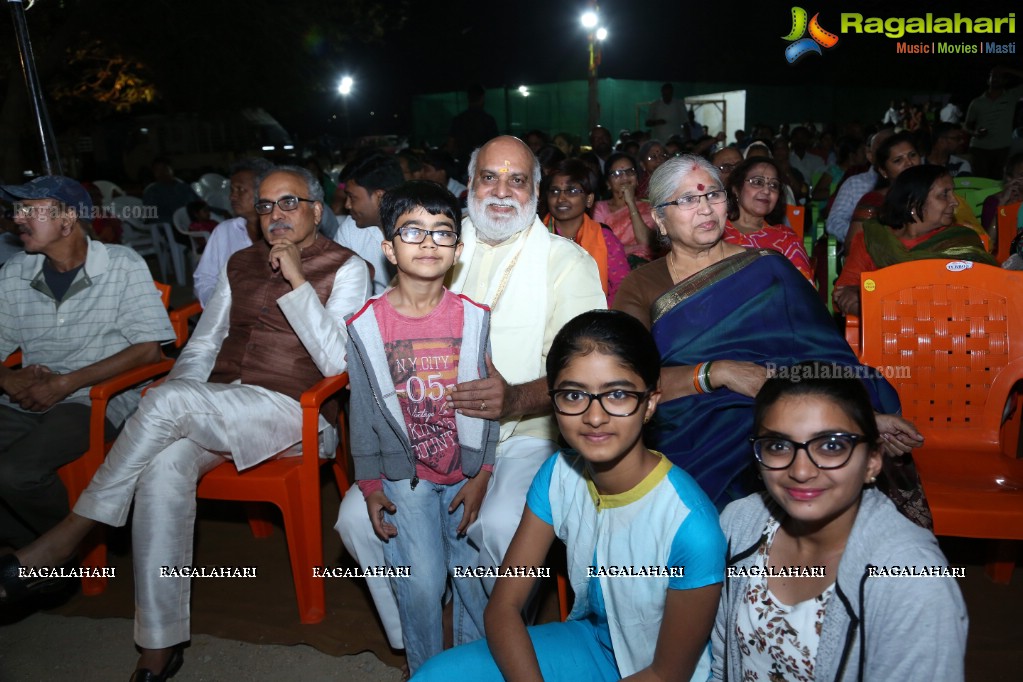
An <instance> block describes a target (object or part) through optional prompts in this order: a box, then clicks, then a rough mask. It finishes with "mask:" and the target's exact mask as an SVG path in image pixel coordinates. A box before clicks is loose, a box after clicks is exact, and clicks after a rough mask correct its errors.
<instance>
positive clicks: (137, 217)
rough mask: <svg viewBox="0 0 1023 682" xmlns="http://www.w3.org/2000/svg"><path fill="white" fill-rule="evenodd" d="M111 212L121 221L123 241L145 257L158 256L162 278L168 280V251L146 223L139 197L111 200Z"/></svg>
mask: <svg viewBox="0 0 1023 682" xmlns="http://www.w3.org/2000/svg"><path fill="white" fill-rule="evenodd" d="M109 208H110V212H111V213H112V214H113V215H114V216H115V217H117V218H118V219H119V220H120V221H121V243H123V244H124V245H125V246H130V247H131V248H133V249H135V252H136V253H137V254H139V255H140V256H142V257H143V258H145V257H146V256H156V262H157V265H158V266H159V267H160V279H161V280H162V281H164V282H166V281H167V266H168V264H169V263H168V258H167V256H168V251H167V250H161V249H160V248H158V241H157V240H156V239H155V238H154V237H153V234H152V231H151V230H150V229H149V226H148V225H146V224H145V223H144V216H145V213H144V204H143V203H142V200H141V199H139V198H138V197H129V196H121V197H114V198H113V199H111V200H110V206H109Z"/></svg>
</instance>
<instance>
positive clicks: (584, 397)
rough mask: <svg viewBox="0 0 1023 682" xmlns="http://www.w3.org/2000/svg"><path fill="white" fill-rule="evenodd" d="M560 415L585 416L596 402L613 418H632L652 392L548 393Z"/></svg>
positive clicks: (567, 389) (554, 391)
mask: <svg viewBox="0 0 1023 682" xmlns="http://www.w3.org/2000/svg"><path fill="white" fill-rule="evenodd" d="M547 395H549V396H550V397H551V402H553V403H554V409H555V410H556V411H557V412H558V414H563V415H566V416H569V417H574V416H577V415H580V414H583V413H584V412H586V411H587V410H588V409H590V405H592V404H593V401H594V400H596V401H597V402H599V403H600V406H601V407H602V408H604V411H605V412H607V413H608V414H609V415H611V416H612V417H631V416H632V415H634V414H635V413H636V410H638V409H639V406H640V405H641V404H642V402H643V400H644V399H646V397H647V396H648V395H650V391H626V390H623V389H620V388H616V389H614V390H613V391H604V392H603V393H587V392H586V391H580V390H578V389H575V388H561V389H555V390H553V391H547Z"/></svg>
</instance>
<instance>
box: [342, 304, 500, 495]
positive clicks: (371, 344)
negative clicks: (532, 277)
mask: <svg viewBox="0 0 1023 682" xmlns="http://www.w3.org/2000/svg"><path fill="white" fill-rule="evenodd" d="M383 295H385V294H381V296H383ZM377 298H378V297H375V298H371V299H370V300H369V301H367V303H366V305H364V306H363V307H362V309H361V310H360V311H359V312H357V313H355V314H354V315H351V316H349V317H348V318H347V323H348V376H349V381H350V383H351V411H350V414H349V421H350V423H351V437H350V442H351V450H352V461H353V463H354V464H355V478H356V480H359V481H365V480H371V479H377V478H380V477H381V476H383V477H385V478H387V479H388V480H391V481H401V480H407V479H411V480H412V481H413V487H415V483H416V482H418V479H417V478H416V477H415V473H416V461H415V456H414V455H413V453H412V443H411V441H410V440H409V436H408V431H407V427H406V425H405V419H404V417H403V416H402V412H401V405H400V403H399V402H398V396H397V394H396V393H395V390H394V380H393V379H392V377H391V372H390V369H389V366H388V362H387V356H386V354H385V353H384V342H383V338H382V337H381V335H380V327H379V326H378V325H377V320H376V315H375V314H374V313H373V310H372V305H373V302H374V301H376V300H377ZM459 298H460V299H461V302H462V309H463V316H462V344H461V350H460V352H459V359H458V382H459V383H462V382H465V381H471V380H473V379H479V378H480V377H485V376H486V357H487V354H488V353H489V351H490V347H489V339H490V309H489V308H487V307H485V306H481V305H479V304H477V303H474V302H473V301H471V300H470V299H468V298H466V297H464V296H460V297H459ZM455 427H456V428H457V429H458V443H459V446H460V448H461V464H462V473H464V474H465V476H466V477H467V478H472V477H474V476H475V475H476V474H478V473H479V471H480V467H481V466H482V465H484V464H493V463H494V457H495V454H496V452H497V437H498V434H499V425H498V423H497V422H496V421H492V420H489V419H479V418H474V417H466V416H465V415H462V414H457V413H456V414H455Z"/></svg>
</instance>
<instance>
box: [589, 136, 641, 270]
mask: <svg viewBox="0 0 1023 682" xmlns="http://www.w3.org/2000/svg"><path fill="white" fill-rule="evenodd" d="M604 182H606V183H607V188H608V192H609V193H610V195H611V198H610V199H607V200H605V201H598V202H597V203H596V205H595V206H594V207H593V219H594V220H596V221H597V222H598V223H604V224H605V225H607V226H608V227H610V228H611V231H612V232H614V233H615V236H616V237H618V240H619V241H620V242H621V243H622V244H623V245H624V246H625V253H626V254H628V256H629V265H630V266H631V267H637V266H639V265H642V264H643V263H645V262H647V261H649V260H651V259H652V258H653V257H654V248H653V241H654V237H653V231H652V229H651V227H650V226H651V225H653V220H652V219H651V217H650V204H649V203H647V202H646V201H643V200H641V199H637V198H636V187H637V186H638V184H639V176H638V175H637V172H636V162H635V161H634V160H633V158H632V157H631V156H629V155H628V154H623V153H621V152H615V153H614V154H611V155H610V156H609V157H607V161H605V162H604Z"/></svg>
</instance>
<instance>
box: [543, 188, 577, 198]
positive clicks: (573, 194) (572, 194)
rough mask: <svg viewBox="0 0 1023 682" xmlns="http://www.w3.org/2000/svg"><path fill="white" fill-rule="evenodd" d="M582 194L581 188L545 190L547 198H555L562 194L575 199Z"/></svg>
mask: <svg viewBox="0 0 1023 682" xmlns="http://www.w3.org/2000/svg"><path fill="white" fill-rule="evenodd" d="M582 193H583V188H582V187H564V188H562V187H551V188H550V189H548V190H547V196H549V197H554V198H557V197H559V196H561V195H562V194H564V195H565V196H567V197H577V196H579V195H580V194H582Z"/></svg>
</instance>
